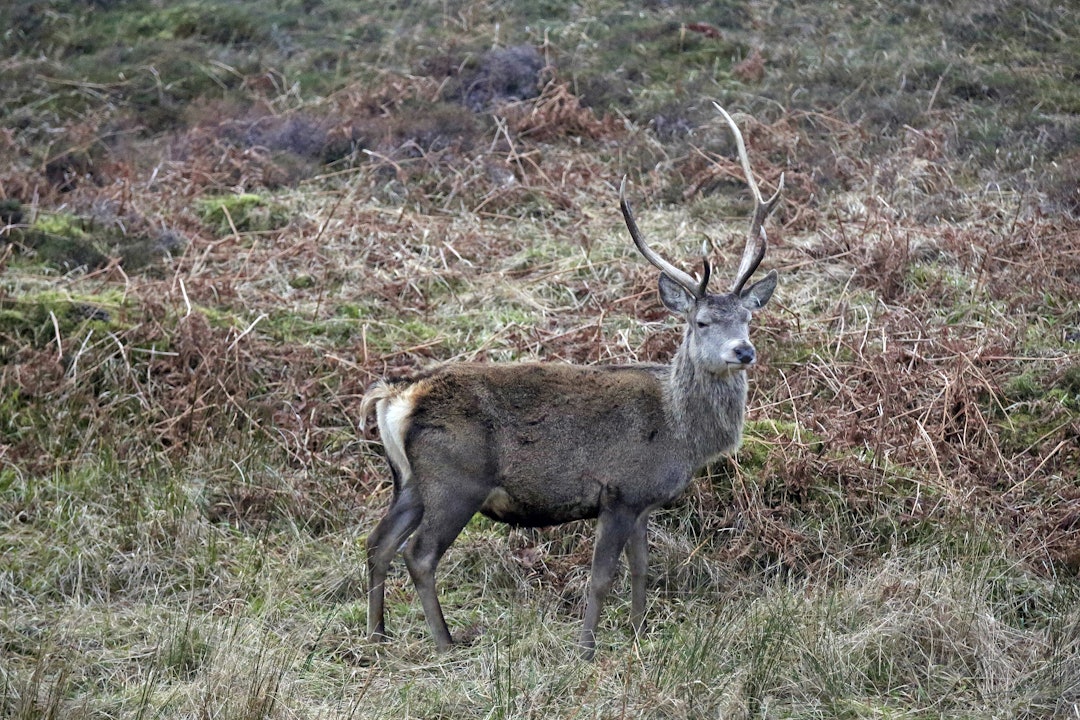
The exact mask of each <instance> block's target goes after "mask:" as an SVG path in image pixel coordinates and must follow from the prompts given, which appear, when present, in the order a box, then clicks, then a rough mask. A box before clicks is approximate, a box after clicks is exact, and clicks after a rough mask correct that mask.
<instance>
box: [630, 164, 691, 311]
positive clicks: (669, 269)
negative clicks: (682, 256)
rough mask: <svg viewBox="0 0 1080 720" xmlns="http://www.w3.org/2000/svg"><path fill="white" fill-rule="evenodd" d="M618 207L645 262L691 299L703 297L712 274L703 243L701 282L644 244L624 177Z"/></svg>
mask: <svg viewBox="0 0 1080 720" xmlns="http://www.w3.org/2000/svg"><path fill="white" fill-rule="evenodd" d="M619 207H620V208H621V209H622V214H623V220H625V221H626V229H627V230H629V231H630V237H632V238H634V245H637V249H638V252H640V253H641V254H642V255H643V256H644V257H645V259H646V260H648V261H649V262H650V263H652V264H653V265H655V266H656V267H657V269H659V270H660V272H662V273H664V274H665V275H667V276H668V278H670V279H671V280H673V281H675V282H676V283H677V284H678V285H679V286H680V287H681V288H682V289H683V290H685V291H686V292H688V293H690V294H691V295H692V296H693V297H695V298H697V299H701V298H703V297H705V288H706V287H707V286H708V284H709V276H710V274H711V273H712V268H711V267H710V266H709V258H708V255H707V253H708V246H707V245H706V244H704V243H703V244H702V247H701V256H702V257H701V263H702V271H701V280H697V279H696V278H695V277H694V276H693V275H691V274H689V273H687V272H683V271H682V270H680V269H679V268H677V267H675V266H674V265H672V264H671V263H669V262H668V261H667V260H665V259H664V258H662V257H660V256H659V255H657V254H656V251H654V250H653V249H652V248H651V247H649V245H648V244H647V243H646V242H645V238H643V237H642V236H641V231H640V230H638V226H637V223H636V222H634V213H633V212H632V211H631V210H630V203H628V202H627V201H626V176H625V175H624V176H623V179H622V184H621V185H619Z"/></svg>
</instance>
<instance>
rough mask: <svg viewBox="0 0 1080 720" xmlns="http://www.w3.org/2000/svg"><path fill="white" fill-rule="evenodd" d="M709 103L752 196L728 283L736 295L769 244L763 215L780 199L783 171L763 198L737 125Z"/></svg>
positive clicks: (774, 206) (722, 111) (752, 272)
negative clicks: (751, 207) (740, 247)
mask: <svg viewBox="0 0 1080 720" xmlns="http://www.w3.org/2000/svg"><path fill="white" fill-rule="evenodd" d="M713 106H714V107H715V108H716V109H717V110H719V111H720V114H721V115H723V116H724V119H725V120H727V124H728V127H730V128H731V132H732V134H734V135H735V146H736V147H737V148H738V149H739V162H740V163H741V164H742V169H743V174H745V175H746V184H747V185H749V186H750V192H751V193H752V194H753V196H754V216H753V218H752V219H751V221H750V231H749V232H748V233H747V236H746V247H745V248H744V249H743V255H742V260H741V261H740V262H739V272H738V273H737V274H736V275H735V282H734V284H732V286H731V292H733V293H735V294H736V295H737V294H739V293H740V292H742V289H743V286H744V285H745V284H746V281H747V280H749V279H750V276H751V275H753V274H754V272H755V271H757V269H758V266H759V265H760V264H761V261H762V259H764V257H765V249H766V248H767V247H768V244H769V243H768V237H767V236H766V234H765V219H766V218H768V217H769V215H770V214H771V213H772V211H773V210H774V209H775V208H776V204H777V203H778V202H780V193H781V192H783V190H784V174H783V173H781V174H780V181H779V182H778V183H777V186H776V192H774V193H773V194H772V197H770V198H769V199H768V200H765V199H763V198H762V197H761V190H759V189H758V185H757V181H755V180H754V173H753V171H752V170H751V169H750V157H749V155H747V153H746V143H745V142H743V136H742V132H740V130H739V126H738V125H736V124H735V121H734V120H732V119H731V116H730V115H728V113H727V110H725V109H724V108H722V107H720V104H719V103H715V102H714V103H713Z"/></svg>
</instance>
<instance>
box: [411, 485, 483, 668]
mask: <svg viewBox="0 0 1080 720" xmlns="http://www.w3.org/2000/svg"><path fill="white" fill-rule="evenodd" d="M464 485H465V483H459V484H455V483H447V484H445V485H444V487H450V488H454V489H455V490H456V491H459V492H458V493H457V494H455V495H453V496H452V497H443V498H442V499H441V500H442V501H441V502H438V503H436V502H431V501H429V502H428V503H426V511H425V512H424V517H423V519H422V520H421V522H420V526H419V527H418V528H417V529H416V532H414V533H413V536H412V539H411V540H409V543H408V545H406V546H405V550H404V552H403V553H402V554H403V555H404V557H405V566H406V567H408V568H409V575H410V576H412V581H413V585H414V586H416V594H417V595H418V596H419V597H420V604H421V605H422V606H423V608H424V619H425V620H426V621H427V625H428V628H429V629H430V630H431V634H432V636H433V637H434V638H435V644H436V646H438V648H439V649H440V650H447V649H449V648H450V646H451V645H452V644H453V639H452V638H451V637H450V630H449V628H447V626H446V619H445V618H444V617H443V612H442V606H441V605H440V604H439V596H438V595H437V594H436V590H435V569H436V568H437V567H438V565H439V560H440V559H442V556H443V553H445V552H446V550H447V548H449V547H450V545H451V544H452V543H453V542H454V540H456V539H457V536H458V535H460V534H461V531H462V529H463V528H464V527H465V525H466V524H467V523H468V522H469V519H470V518H472V516H473V515H475V514H476V511H477V510H479V509H480V507H481V505H483V503H484V497H469V494H468V493H467V492H461V489H462V487H463V486H464Z"/></svg>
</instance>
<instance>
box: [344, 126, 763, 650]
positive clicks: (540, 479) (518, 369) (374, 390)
mask: <svg viewBox="0 0 1080 720" xmlns="http://www.w3.org/2000/svg"><path fill="white" fill-rule="evenodd" d="M716 107H717V109H718V110H719V111H720V113H721V114H722V115H723V117H724V119H725V120H726V121H727V123H728V125H729V126H730V127H731V130H732V132H733V133H734V135H735V141H736V144H737V146H738V151H739V160H740V162H741V163H742V168H743V172H744V173H745V174H746V181H747V183H748V184H749V186H750V190H751V191H752V192H753V195H754V214H753V219H752V220H751V223H750V231H749V234H748V236H747V241H746V248H745V250H744V252H743V256H742V261H741V262H740V264H739V270H738V273H737V274H736V276H735V281H734V283H733V284H732V286H731V290H730V291H729V292H727V293H723V294H718V295H714V294H710V293H709V292H707V286H708V282H709V274H710V267H709V261H708V259H707V258H706V259H703V271H702V275H701V277H700V278H695V277H693V276H692V275H690V274H689V273H687V272H684V271H683V270H680V269H679V268H677V267H675V266H674V265H672V264H671V263H669V262H668V261H666V260H664V259H663V258H662V257H660V256H659V255H658V254H657V253H656V252H655V251H654V250H653V249H652V248H650V247H649V245H648V244H647V243H646V242H645V239H644V238H643V237H642V234H641V231H640V230H639V229H638V226H637V223H636V222H635V221H634V216H633V213H632V212H631V210H630V205H629V204H628V203H627V201H626V196H625V190H626V180H625V178H624V179H623V183H622V186H621V187H620V189H619V201H620V207H621V209H622V214H623V218H624V219H625V221H626V227H627V228H628V229H629V231H630V236H631V237H632V238H633V240H634V244H635V245H636V246H637V249H638V250H639V251H640V252H641V254H642V255H643V256H644V257H645V259H646V260H648V261H649V262H650V263H652V264H653V265H655V266H656V267H657V268H658V269H659V270H660V279H659V290H660V299H661V300H662V301H663V303H664V305H665V306H666V307H667V308H668V309H669V310H671V312H673V313H675V314H676V315H680V316H682V317H683V318H684V319H685V322H686V327H685V331H684V337H683V341H682V346H681V347H680V348H679V350H678V351H677V352H676V353H675V358H674V360H672V362H671V364H670V365H646V364H641V365H625V366H576V365H567V364H556V363H529V364H489V365H486V364H469V363H459V364H449V365H445V366H442V367H439V368H437V369H434V370H431V371H428V372H424V373H421V374H418V375H416V376H414V377H411V378H409V379H407V380H398V381H389V382H388V381H380V382H377V383H375V384H374V385H372V387H371V388H369V390H368V392H367V394H366V396H365V398H364V401H363V404H362V407H361V412H362V413H363V415H364V417H365V418H367V417H368V416H369V415H370V414H371V413H372V411H374V413H375V415H376V417H377V421H378V427H379V433H380V437H381V440H382V444H383V447H384V450H385V453H386V457H387V460H388V461H389V465H390V472H391V473H392V475H393V483H394V487H393V499H392V501H391V503H390V508H389V510H388V511H387V513H386V515H385V517H383V518H382V520H381V521H380V522H379V524H378V525H377V526H376V528H375V530H374V531H373V532H372V533H371V535H370V536H368V539H367V558H368V560H367V562H368V572H369V580H370V584H369V590H368V629H369V631H370V633H371V636H372V637H373V638H375V639H381V638H384V637H385V636H386V626H385V623H384V619H383V614H384V613H383V597H384V587H383V586H384V582H385V579H386V573H387V569H388V567H389V565H390V561H391V560H392V559H393V557H394V555H395V554H396V553H397V552H398V550H401V551H402V553H403V555H404V557H405V564H406V566H407V567H408V570H409V575H410V576H411V577H412V581H413V583H414V584H415V586H416V592H417V595H419V597H420V602H421V604H422V605H423V609H424V617H425V619H426V620H427V624H428V627H429V628H430V629H431V634H432V635H433V636H434V637H435V643H436V644H437V645H438V647H439V648H440V649H445V648H448V647H450V645H451V642H452V641H451V638H450V631H449V630H448V629H447V627H446V621H445V619H444V618H443V612H442V607H441V606H440V605H439V599H438V596H437V595H436V592H435V569H436V567H437V566H438V564H439V559H440V558H441V557H442V556H443V553H444V552H446V550H447V548H449V547H450V545H451V543H453V542H454V539H455V538H457V536H458V534H459V533H460V532H461V530H462V528H464V527H465V524H466V523H467V522H468V521H469V519H470V518H471V517H472V516H473V515H474V514H475V513H477V512H481V513H484V514H485V515H487V516H488V517H490V518H493V519H495V520H499V521H502V522H507V523H513V524H517V525H524V526H546V525H558V524H560V523H565V522H569V521H571V520H581V519H583V518H597V529H596V545H595V549H594V550H593V558H592V574H591V578H590V584H589V592H588V600H587V604H586V606H585V621H584V626H583V627H582V630H581V637H580V641H579V643H580V646H581V652H582V655H583V656H584V657H586V658H589V657H592V655H593V652H594V648H595V643H596V639H595V636H596V626H597V623H598V621H599V619H600V609H601V606H602V605H603V603H604V599H605V597H606V596H607V594H608V591H609V590H610V588H611V584H612V581H613V579H614V577H615V573H616V570H617V566H618V562H619V554H620V553H621V552H622V551H623V550H624V549H625V552H626V557H627V560H628V561H629V565H630V579H631V595H630V597H631V605H630V607H631V620H632V622H633V625H634V628H635V629H636V630H638V631H640V629H641V627H642V625H643V621H644V615H645V585H646V574H647V571H648V540H647V526H648V522H649V514H650V513H652V511H653V510H655V509H657V508H659V507H661V506H664V505H666V504H668V503H670V502H671V501H673V500H674V499H676V498H677V497H678V496H679V494H680V493H682V491H683V490H684V489H685V488H686V486H687V484H689V482H690V480H691V478H692V477H693V474H694V471H695V470H697V469H699V468H701V467H703V466H704V465H706V464H707V463H708V462H710V461H712V460H715V459H716V458H719V457H721V456H722V455H724V454H726V453H730V452H732V451H733V450H735V448H736V447H737V446H738V445H739V441H740V437H741V435H742V429H743V416H744V411H745V406H746V373H745V370H746V368H747V367H749V366H750V365H752V364H753V363H754V360H755V351H754V346H753V345H751V344H750V340H749V323H750V313H751V312H753V311H755V310H757V309H759V308H761V307H762V306H764V305H765V303H767V302H768V301H769V298H770V297H771V296H772V294H773V290H774V289H775V288H776V271H775V270H774V271H771V272H769V273H768V274H767V275H765V277H764V278H762V279H761V280H758V281H757V282H755V283H753V284H751V285H747V282H748V281H749V279H750V277H751V276H752V275H753V274H754V272H755V271H756V270H757V268H758V265H759V264H760V263H761V260H762V258H763V257H764V255H765V247H766V237H765V230H764V228H763V225H764V223H765V219H766V218H767V217H768V216H769V214H770V213H771V212H772V211H773V209H774V208H775V207H776V204H777V202H778V201H779V199H780V193H781V191H782V190H783V185H784V179H783V176H782V175H781V177H780V181H779V183H778V187H777V190H776V193H775V194H774V195H773V196H772V197H770V198H768V199H767V200H766V199H763V198H762V196H761V192H760V191H759V190H758V187H757V183H756V182H755V181H754V176H753V173H752V172H751V169H750V161H749V159H748V157H747V154H746V146H745V144H744V142H743V138H742V134H741V133H740V132H739V128H738V126H737V125H736V124H735V122H734V121H733V120H732V119H731V116H730V115H728V114H727V112H725V111H724V110H723V108H721V107H720V106H719V105H717V106H716Z"/></svg>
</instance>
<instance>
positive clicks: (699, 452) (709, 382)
mask: <svg viewBox="0 0 1080 720" xmlns="http://www.w3.org/2000/svg"><path fill="white" fill-rule="evenodd" d="M666 394H667V406H668V411H669V418H670V421H671V423H672V425H673V426H674V430H675V435H676V437H678V438H679V439H680V440H681V441H682V443H683V444H684V445H685V447H686V454H687V457H688V458H689V459H690V460H691V464H692V465H693V466H694V468H695V469H697V468H700V467H702V466H704V465H706V464H707V463H709V462H711V461H713V460H716V459H718V458H719V457H720V456H722V455H726V454H728V453H731V452H733V451H734V450H735V449H736V448H737V447H738V446H739V440H740V439H741V437H742V429H743V419H744V416H745V410H746V372H745V371H744V370H735V371H732V372H727V373H713V372H709V371H707V370H704V369H702V368H701V367H699V366H698V365H697V364H696V363H695V362H694V360H693V358H692V357H690V352H689V350H688V346H687V344H686V343H683V346H682V347H681V348H679V351H678V353H676V355H675V359H674V361H673V362H672V368H671V374H670V375H669V377H668V386H667V391H666Z"/></svg>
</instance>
